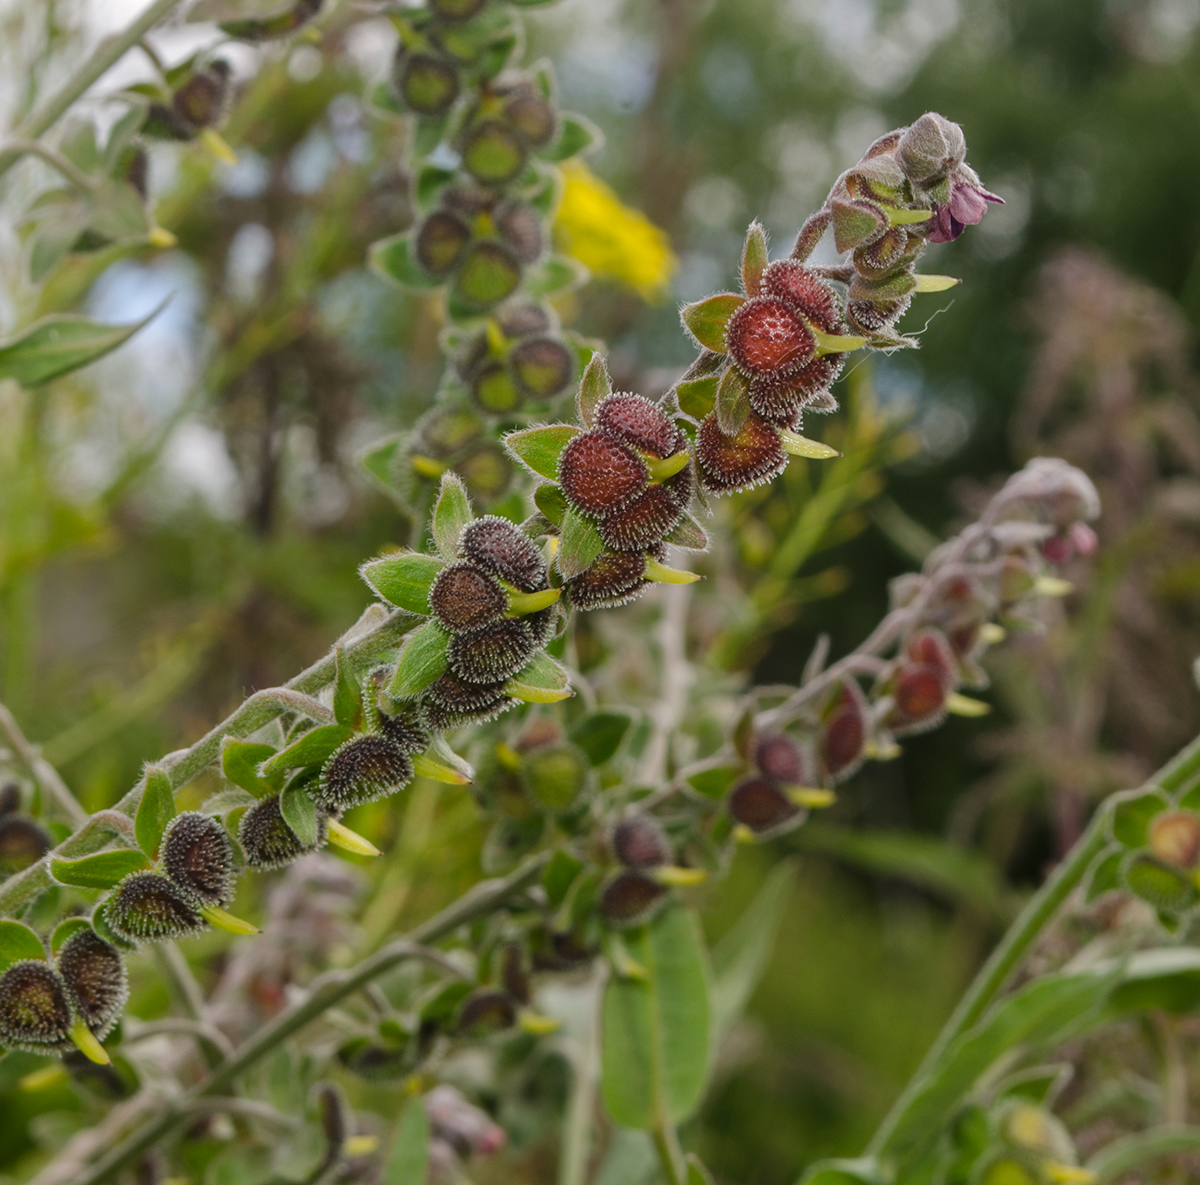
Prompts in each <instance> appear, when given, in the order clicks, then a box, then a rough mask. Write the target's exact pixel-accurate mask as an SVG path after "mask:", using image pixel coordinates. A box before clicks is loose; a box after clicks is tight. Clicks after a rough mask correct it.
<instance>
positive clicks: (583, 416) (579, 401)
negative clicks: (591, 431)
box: [575, 354, 612, 428]
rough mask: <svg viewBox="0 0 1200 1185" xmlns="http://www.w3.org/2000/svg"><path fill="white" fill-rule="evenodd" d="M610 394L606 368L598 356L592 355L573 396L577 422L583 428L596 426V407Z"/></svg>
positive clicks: (610, 386)
mask: <svg viewBox="0 0 1200 1185" xmlns="http://www.w3.org/2000/svg"><path fill="white" fill-rule="evenodd" d="M611 394H612V380H611V379H610V378H609V377H608V366H607V365H606V364H605V361H604V359H603V358H602V357H601V356H600V355H599V354H593V355H592V356H591V359H590V360H589V361H588V364H587V367H586V369H585V370H584V372H583V378H582V379H580V380H579V392H578V394H577V395H576V396H575V408H576V410H577V411H578V412H579V422H580V423H581V424H582V425H583V426H584V427H585V428H594V427H595V426H596V407H597V405H598V404H599V403H600V400H601V399H603V398H605V396H607V395H611Z"/></svg>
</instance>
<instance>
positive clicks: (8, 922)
mask: <svg viewBox="0 0 1200 1185" xmlns="http://www.w3.org/2000/svg"><path fill="white" fill-rule="evenodd" d="M84 924H85V925H86V923H84ZM45 957H46V949H45V947H43V946H42V940H41V939H40V938H39V937H38V936H37V935H36V934H35V933H34V932H33V931H32V930H31V929H30V928H29V927H28V926H27V925H25V923H24V922H14V921H13V920H12V919H11V918H3V919H0V971H4V970H6V969H7V968H9V967H11V966H12V965H13V964H14V963H19V962H20V961H21V960H22V959H44V958H45Z"/></svg>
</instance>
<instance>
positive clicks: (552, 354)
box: [509, 337, 573, 399]
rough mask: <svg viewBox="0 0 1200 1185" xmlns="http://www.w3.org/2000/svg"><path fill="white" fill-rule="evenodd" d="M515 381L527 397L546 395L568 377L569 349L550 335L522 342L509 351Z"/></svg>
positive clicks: (563, 384) (560, 387)
mask: <svg viewBox="0 0 1200 1185" xmlns="http://www.w3.org/2000/svg"><path fill="white" fill-rule="evenodd" d="M509 365H510V366H511V367H512V373H513V377H514V378H515V379H516V381H517V385H518V386H519V387H520V388H521V390H522V391H524V393H525V394H526V395H527V396H528V397H529V398H530V399H549V398H550V397H551V396H553V395H557V394H558V393H559V392H560V391H562V390H564V389H565V388H566V386H567V384H568V383H569V382H570V381H571V372H572V369H573V363H572V360H571V352H570V350H568V349H567V347H566V346H564V345H563V344H562V342H559V341H555V340H554V339H553V338H550V337H534V338H530V339H529V340H528V341H524V342H522V343H521V344H520V345H519V346H517V347H516V349H514V350H513V352H512V353H511V354H510V355H509Z"/></svg>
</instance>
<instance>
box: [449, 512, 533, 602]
mask: <svg viewBox="0 0 1200 1185" xmlns="http://www.w3.org/2000/svg"><path fill="white" fill-rule="evenodd" d="M459 546H460V547H461V549H462V554H463V557H464V558H465V559H466V560H467V561H468V562H469V563H470V564H472V565H473V566H474V567H476V568H481V569H483V571H485V572H490V573H491V574H492V575H493V576H498V577H499V578H500V579H501V580H505V581H507V582H508V583H509V584H511V585H513V587H514V588H517V589H519V590H520V591H521V592H538V591H540V590H541V589H543V588H545V587H546V562H545V560H543V559H542V553H541V552H540V551H538V549H537V547H536V546H534V543H533V541H532V540H531V539H530V538H529V537H528V536H527V535H524V534H522V533H521V531H519V530H518V529H517V528H516V527H515V526H513V524H512V523H510V522H509V521H508V519H506V518H499V517H498V516H496V515H494V514H489V515H485V516H484V517H483V518H477V519H475V521H474V522H472V523H470V524H468V526H467V527H466V528H465V529H464V531H463V533H462V537H461V541H460V544H459Z"/></svg>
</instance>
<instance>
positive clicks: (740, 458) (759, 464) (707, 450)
mask: <svg viewBox="0 0 1200 1185" xmlns="http://www.w3.org/2000/svg"><path fill="white" fill-rule="evenodd" d="M696 468H697V471H698V474H699V477H700V484H701V485H702V486H703V487H704V488H705V489H706V490H709V491H710V492H712V493H714V494H725V493H730V492H732V491H734V490H748V489H751V488H752V487H754V486H757V485H762V483H763V482H767V481H770V480H771V478H773V477H775V476H776V475H777V474H779V473H782V472H783V471H784V469H786V468H787V453H785V452H784V451H783V445H782V444H781V443H780V440H779V433H778V432H776V430H775V429H774V428H773V427H772V426H771V425H770V424H768V423H767V422H766V420H763V419H760V418H759V417H758V416H756V415H748V416H747V417H746V420H745V423H743V424H742V426H741V428H739V429H738V431H737V433H736V434H735V435H734V436H726V435H724V433H722V431H721V429H720V428H719V427H718V425H717V417H716V415H715V414H710V415H708V416H706V417H705V418H704V422H703V423H702V424H701V425H700V431H699V433H698V434H697V436H696Z"/></svg>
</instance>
